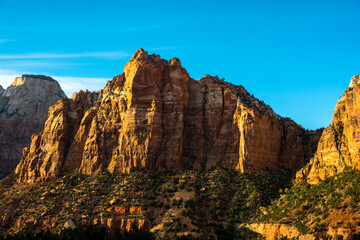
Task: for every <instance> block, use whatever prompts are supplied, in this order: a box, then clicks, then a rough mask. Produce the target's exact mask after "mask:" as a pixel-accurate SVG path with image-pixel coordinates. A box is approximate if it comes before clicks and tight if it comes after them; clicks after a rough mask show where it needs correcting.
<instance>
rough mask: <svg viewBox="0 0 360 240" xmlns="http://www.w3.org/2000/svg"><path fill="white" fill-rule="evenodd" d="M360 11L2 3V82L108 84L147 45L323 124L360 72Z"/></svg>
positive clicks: (297, 4) (356, 7)
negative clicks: (42, 79) (31, 76)
mask: <svg viewBox="0 0 360 240" xmlns="http://www.w3.org/2000/svg"><path fill="white" fill-rule="evenodd" d="M359 12H360V1H359V0H347V1H338V0H337V1H332V0H327V1H322V0H315V1H314V0H312V1H308V0H301V1H300V0H294V1H289V0H286V1H285V0H282V1H279V0H273V1H265V0H253V1H242V0H238V1H227V0H223V1H211V0H207V1H202V0H201V1H194V0H193V1H187V0H185V1H142V0H139V1H109V0H103V1H94V0H86V1H85V0H76V1H75V0H72V1H69V0H62V1H57V0H53V1H49V0H47V1H40V0H32V1H25V0H0V84H1V85H3V87H7V85H8V84H9V83H10V82H11V81H12V78H13V77H14V76H17V75H21V74H23V73H36V74H46V75H50V76H53V77H55V78H56V79H58V80H59V81H60V83H61V85H62V87H63V89H64V90H65V92H66V93H67V95H71V93H72V92H74V91H78V90H80V89H84V88H88V89H90V90H99V89H100V88H103V87H104V86H105V83H106V80H107V79H111V78H112V77H113V76H115V75H117V74H120V73H121V72H122V71H123V67H124V65H125V63H126V62H127V61H128V60H129V59H130V58H131V56H132V54H133V53H134V52H135V51H136V50H137V49H138V48H140V47H142V48H144V49H145V50H147V51H149V52H150V53H157V54H160V55H161V56H162V57H163V58H165V59H170V58H171V57H178V58H180V60H181V62H182V65H183V66H184V67H185V68H186V69H187V70H188V72H189V74H190V76H191V77H193V78H194V79H199V78H201V76H203V75H204V74H211V75H218V76H219V77H224V78H225V79H226V80H227V81H229V82H232V83H234V84H237V85H239V84H240V85H243V86H244V87H245V88H246V89H247V90H248V91H249V92H250V93H252V94H254V95H255V96H256V97H258V98H259V99H261V100H263V101H265V102H266V103H267V104H269V105H270V106H271V107H272V108H273V109H274V110H275V111H276V112H277V113H278V114H280V115H282V116H287V117H291V118H292V119H294V120H295V121H296V122H297V123H300V124H301V125H303V126H304V127H305V128H310V129H315V128H318V127H324V126H327V125H329V124H330V123H331V118H332V113H333V110H334V107H335V104H336V102H337V100H338V98H339V97H340V96H341V95H343V92H344V90H345V88H346V87H347V86H348V84H349V82H350V78H351V77H352V76H353V75H355V74H359V73H360V69H359V67H360V58H359V54H360V18H359V14H358V13H359Z"/></svg>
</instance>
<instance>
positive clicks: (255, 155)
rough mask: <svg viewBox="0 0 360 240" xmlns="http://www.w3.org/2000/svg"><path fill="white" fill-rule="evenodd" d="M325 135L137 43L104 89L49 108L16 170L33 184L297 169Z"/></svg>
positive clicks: (240, 91) (244, 93)
mask: <svg viewBox="0 0 360 240" xmlns="http://www.w3.org/2000/svg"><path fill="white" fill-rule="evenodd" d="M320 134H321V130H319V131H306V130H304V129H303V128H302V127H301V126H299V125H297V124H296V123H295V122H293V121H292V120H291V119H288V118H282V117H280V116H279V115H277V114H275V113H274V111H273V110H272V109H271V108H270V107H269V106H267V105H266V104H264V103H263V102H261V101H259V100H258V99H256V98H254V97H253V96H251V95H250V94H249V93H248V92H247V91H246V90H245V88H243V87H242V86H235V85H232V84H230V83H228V82H225V81H224V80H221V79H219V78H218V77H211V76H209V75H205V76H204V77H203V78H201V79H200V80H199V81H195V80H193V79H191V78H190V76H189V74H188V73H187V71H186V70H185V69H184V68H183V67H182V66H181V63H180V60H179V59H177V58H172V59H170V60H169V61H166V60H163V59H161V58H160V56H158V55H155V54H153V55H149V54H148V53H147V52H145V51H144V50H143V49H139V50H138V51H137V52H136V53H135V54H134V56H133V57H132V59H131V60H130V61H129V62H128V63H127V64H126V66H125V69H124V73H122V74H121V75H118V76H116V77H114V78H113V79H112V80H111V81H109V82H108V83H107V85H106V87H105V88H104V89H102V90H100V91H99V92H87V91H85V92H82V91H81V92H79V93H76V94H74V95H73V96H72V97H71V99H62V100H60V101H59V102H57V104H56V105H54V106H52V107H51V108H50V110H49V118H48V120H47V121H46V123H45V128H44V131H42V132H41V133H38V134H34V135H33V136H32V140H31V145H30V147H29V148H25V149H24V151H23V157H22V159H21V162H20V164H19V165H18V166H17V169H16V172H17V173H18V174H19V181H30V182H31V181H37V180H46V179H48V178H52V177H57V176H60V175H61V174H64V173H67V172H79V173H84V174H94V173H97V172H99V171H103V170H108V171H110V172H129V171H132V170H138V169H142V170H148V171H166V170H181V169H186V168H191V167H192V168H195V169H203V168H211V167H213V166H215V165H222V166H224V167H228V168H232V169H237V170H239V171H242V172H251V171H256V170H258V169H261V168H265V167H277V166H280V165H282V166H285V167H288V168H291V169H297V168H299V167H301V166H303V164H304V163H305V162H306V161H307V160H309V159H310V158H311V156H312V154H313V152H314V150H315V147H316V144H317V140H318V138H319V136H320Z"/></svg>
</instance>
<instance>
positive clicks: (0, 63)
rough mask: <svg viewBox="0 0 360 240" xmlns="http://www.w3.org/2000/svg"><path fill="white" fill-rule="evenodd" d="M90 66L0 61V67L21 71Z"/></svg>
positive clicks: (25, 60) (23, 60)
mask: <svg viewBox="0 0 360 240" xmlns="http://www.w3.org/2000/svg"><path fill="white" fill-rule="evenodd" d="M83 65H90V63H74V62H57V61H56V62H51V61H48V60H42V59H9V60H4V59H2V60H0V66H1V67H3V68H8V69H14V68H16V69H23V68H32V69H33V70H35V69H45V68H52V69H53V68H63V67H72V66H83Z"/></svg>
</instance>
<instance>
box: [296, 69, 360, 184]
mask: <svg viewBox="0 0 360 240" xmlns="http://www.w3.org/2000/svg"><path fill="white" fill-rule="evenodd" d="M346 168H351V169H360V85H359V75H356V76H354V77H353V78H352V79H351V82H350V86H349V88H347V89H346V90H345V94H344V96H343V97H341V98H340V99H339V101H338V103H337V105H336V107H335V111H334V115H333V121H332V124H331V125H330V126H329V127H327V128H326V129H325V130H324V132H323V134H322V136H321V138H320V140H319V144H318V147H317V151H316V154H315V155H314V158H312V159H311V161H310V162H309V164H308V165H306V166H305V167H304V168H303V169H302V170H300V171H299V172H298V173H297V175H296V177H297V180H298V181H302V180H304V179H306V180H307V181H308V182H309V183H311V184H316V183H317V182H318V181H319V180H320V179H325V178H327V177H330V176H334V175H335V174H337V173H339V172H342V171H344V170H345V169H346Z"/></svg>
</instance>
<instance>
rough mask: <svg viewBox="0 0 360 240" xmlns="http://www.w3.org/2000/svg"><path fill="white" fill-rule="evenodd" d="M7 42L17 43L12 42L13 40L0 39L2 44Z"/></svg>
mask: <svg viewBox="0 0 360 240" xmlns="http://www.w3.org/2000/svg"><path fill="white" fill-rule="evenodd" d="M6 42H15V40H12V39H0V44H3V43H6Z"/></svg>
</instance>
